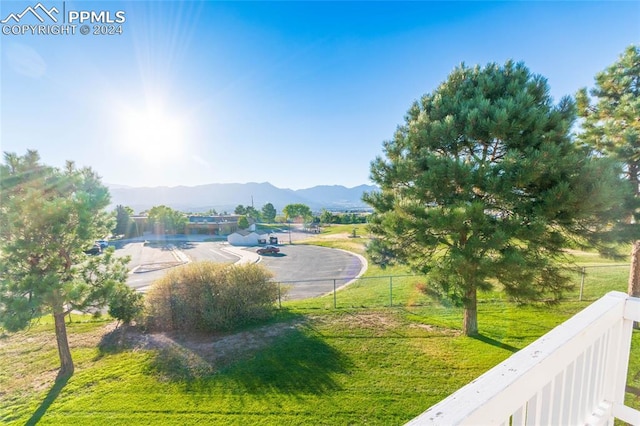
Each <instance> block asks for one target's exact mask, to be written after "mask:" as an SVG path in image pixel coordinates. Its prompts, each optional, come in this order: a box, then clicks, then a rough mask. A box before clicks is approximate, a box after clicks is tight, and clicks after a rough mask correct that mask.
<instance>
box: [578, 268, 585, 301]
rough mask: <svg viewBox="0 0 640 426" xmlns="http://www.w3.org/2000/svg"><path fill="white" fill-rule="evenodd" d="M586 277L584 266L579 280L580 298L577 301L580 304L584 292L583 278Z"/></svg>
mask: <svg viewBox="0 0 640 426" xmlns="http://www.w3.org/2000/svg"><path fill="white" fill-rule="evenodd" d="M585 275H586V266H583V267H582V277H581V278H580V297H579V298H578V300H579V301H580V302H582V292H583V291H584V276H585Z"/></svg>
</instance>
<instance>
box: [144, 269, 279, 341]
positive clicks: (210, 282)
mask: <svg viewBox="0 0 640 426" xmlns="http://www.w3.org/2000/svg"><path fill="white" fill-rule="evenodd" d="M270 278H271V274H270V273H269V272H268V271H267V270H266V269H264V268H263V267H261V266H258V265H253V264H248V265H228V264H220V263H213V262H197V263H190V264H188V265H185V266H182V267H179V268H176V269H173V270H172V271H170V272H169V273H168V274H167V275H165V276H164V277H162V278H161V279H159V280H157V281H156V282H155V283H154V284H153V286H152V288H151V290H150V291H149V293H147V296H146V325H147V327H149V329H151V330H162V331H194V330H197V331H226V330H231V329H234V328H237V327H240V326H242V325H246V324H250V323H254V322H257V321H260V320H265V319H267V318H270V317H271V316H272V315H273V313H274V310H275V301H276V300H277V298H278V286H277V284H276V283H273V282H271V281H270Z"/></svg>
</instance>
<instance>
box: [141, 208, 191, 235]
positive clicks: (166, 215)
mask: <svg viewBox="0 0 640 426" xmlns="http://www.w3.org/2000/svg"><path fill="white" fill-rule="evenodd" d="M187 221H188V219H187V217H186V216H185V215H184V214H183V213H181V212H179V211H177V210H174V209H172V208H171V207H167V206H154V207H152V208H151V210H149V216H148V223H149V226H150V227H151V230H152V231H153V232H158V233H162V234H165V233H166V234H180V233H183V232H184V229H185V226H186V224H187Z"/></svg>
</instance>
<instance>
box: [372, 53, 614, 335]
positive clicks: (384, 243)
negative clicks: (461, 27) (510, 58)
mask: <svg viewBox="0 0 640 426" xmlns="http://www.w3.org/2000/svg"><path fill="white" fill-rule="evenodd" d="M574 118H575V106H574V103H573V102H572V101H571V99H569V98H564V99H562V100H561V101H560V103H559V104H558V105H557V106H555V105H553V103H552V100H551V98H550V96H549V88H548V86H547V83H546V80H545V79H544V78H543V77H541V76H538V75H532V74H531V73H530V71H529V70H528V69H527V68H526V67H525V66H524V65H523V64H521V63H518V64H515V63H513V62H507V63H506V64H505V65H504V66H499V65H496V64H489V65H488V66H486V67H484V68H480V67H474V68H468V67H466V66H464V65H462V66H460V67H458V68H456V69H455V70H454V71H453V72H452V73H451V75H450V76H449V78H448V79H447V81H445V82H444V83H442V84H441V85H440V86H439V87H438V88H437V90H435V91H434V92H433V93H430V94H427V95H425V96H424V97H423V98H422V99H421V101H420V102H415V103H414V105H413V106H412V107H411V108H410V109H409V111H408V113H407V115H406V118H405V120H406V121H405V124H404V125H403V126H401V127H399V128H398V130H397V131H396V133H395V135H394V138H393V140H391V141H388V142H385V143H384V152H385V157H384V158H382V157H378V158H377V159H376V160H375V161H374V162H373V163H372V165H371V178H372V180H373V181H374V182H375V183H376V184H377V185H378V186H379V187H380V191H379V192H373V193H368V194H365V196H364V199H365V201H366V202H368V203H369V204H370V205H371V206H372V207H373V208H374V214H373V215H372V216H371V217H370V221H369V223H370V225H369V226H370V229H371V231H372V233H373V234H374V235H376V236H377V238H375V239H374V240H373V242H372V243H371V244H370V245H369V247H368V252H369V254H370V255H371V257H372V259H373V260H374V261H375V262H377V263H379V264H382V265H386V264H389V263H394V262H398V263H402V264H408V265H410V266H411V267H412V268H413V269H414V270H416V271H419V272H421V273H424V274H427V278H428V283H427V284H428V285H427V291H429V292H430V294H432V295H435V296H438V297H441V298H446V299H448V300H450V301H452V302H454V303H455V304H457V305H460V306H463V307H464V320H463V330H464V333H465V334H466V335H473V334H477V333H478V322H477V292H478V291H479V290H480V291H483V290H490V289H491V288H492V287H493V285H494V283H496V282H499V283H500V284H501V285H502V287H503V288H504V291H505V292H506V294H507V295H509V296H511V297H513V298H514V299H516V300H531V299H541V298H549V297H553V298H555V297H559V295H560V294H561V293H562V292H563V291H564V290H565V289H567V288H568V287H569V282H568V278H567V277H566V275H565V274H563V268H562V267H561V266H560V265H561V263H562V262H565V261H566V260H565V259H564V249H565V248H567V247H571V246H572V245H573V246H575V245H576V244H587V243H595V242H597V241H602V239H603V238H604V237H606V236H608V230H609V225H610V223H612V222H613V221H615V220H616V219H617V218H619V217H620V215H622V212H621V210H622V209H617V210H616V209H615V206H619V205H620V202H619V201H620V198H621V197H622V195H621V191H622V189H623V186H624V185H620V179H619V177H618V171H617V170H616V168H615V167H614V164H613V162H612V161H609V160H607V159H602V158H597V157H596V156H590V155H589V153H588V152H587V151H586V150H581V149H578V148H577V147H576V146H575V144H573V143H572V140H571V138H570V135H569V129H570V128H571V125H572V123H573V121H574ZM611 206H613V207H614V208H610V207H611Z"/></svg>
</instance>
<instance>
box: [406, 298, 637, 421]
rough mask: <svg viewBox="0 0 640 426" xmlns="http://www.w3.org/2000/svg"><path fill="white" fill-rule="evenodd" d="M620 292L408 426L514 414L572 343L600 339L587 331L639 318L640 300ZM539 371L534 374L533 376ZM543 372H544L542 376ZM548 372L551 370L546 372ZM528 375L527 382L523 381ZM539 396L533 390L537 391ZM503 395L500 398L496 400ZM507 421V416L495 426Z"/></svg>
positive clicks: (565, 355)
mask: <svg viewBox="0 0 640 426" xmlns="http://www.w3.org/2000/svg"><path fill="white" fill-rule="evenodd" d="M630 299H631V298H630V297H629V296H627V295H626V294H624V293H621V292H610V293H607V294H606V295H605V296H604V297H602V298H601V299H599V300H597V301H596V302H594V303H593V304H591V305H590V306H588V307H587V308H585V309H584V310H583V311H581V312H579V313H578V314H576V315H575V316H574V317H572V318H570V319H569V320H567V321H565V322H564V323H562V324H560V325H559V326H557V327H556V328H554V329H553V330H551V331H550V332H549V333H547V334H545V335H544V336H542V337H540V338H539V339H538V340H536V341H535V342H533V343H531V344H530V345H528V346H527V347H526V348H524V349H522V350H521V351H519V352H517V353H515V354H514V355H512V356H511V357H510V358H508V359H507V360H505V361H504V362H502V363H501V364H499V365H497V366H496V367H494V368H492V369H491V370H489V371H488V372H486V373H485V374H483V375H482V376H480V377H479V378H477V379H476V380H474V381H472V382H471V383H469V384H467V385H466V386H464V387H463V388H461V389H460V390H458V391H457V392H455V393H454V394H452V395H450V396H449V397H447V398H445V399H444V400H443V401H441V402H440V403H438V404H436V405H434V406H433V407H431V408H429V409H428V410H427V411H425V412H424V413H422V414H421V415H419V416H418V417H416V418H414V419H413V420H411V421H410V422H409V423H407V424H408V425H413V426H415V425H436V424H442V425H461V424H473V422H474V420H473V419H474V416H480V417H475V419H476V421H477V419H478V418H482V419H487V418H490V417H494V416H495V417H497V418H496V420H498V419H499V418H501V414H500V413H509V414H507V415H506V416H507V417H508V416H509V415H510V413H513V412H514V411H515V410H516V409H517V408H518V407H519V406H521V403H522V401H523V400H525V401H526V399H527V395H528V394H529V393H531V392H532V390H535V389H537V388H541V387H542V386H544V385H545V383H546V382H547V381H548V374H544V373H543V371H546V370H544V369H547V370H548V369H550V368H551V369H558V370H560V369H562V368H563V366H564V364H565V363H566V362H569V361H570V359H571V358H570V357H571V355H572V353H571V348H570V345H568V343H569V342H573V341H588V340H589V339H594V340H595V339H596V338H597V337H598V336H597V335H596V334H597V333H588V332H586V331H585V330H586V329H587V328H589V327H592V328H593V327H606V326H609V325H613V324H615V323H616V322H617V321H621V320H622V318H623V317H625V316H627V315H629V316H627V318H630V317H636V316H640V299H633V303H626V302H627V301H628V300H630ZM533 373H535V374H533ZM538 373H540V374H538ZM547 373H548V371H547ZM524 376H526V380H523V379H524ZM534 392H535V391H534ZM499 395H501V396H502V398H499V397H498V396H499ZM505 395H506V397H505ZM502 421H504V418H501V420H499V421H497V422H496V424H499V423H501V422H502Z"/></svg>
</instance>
